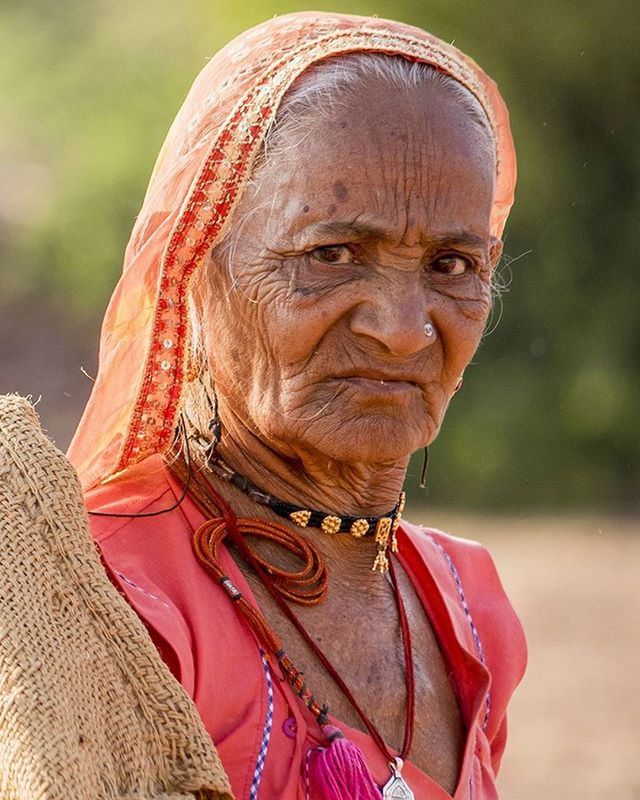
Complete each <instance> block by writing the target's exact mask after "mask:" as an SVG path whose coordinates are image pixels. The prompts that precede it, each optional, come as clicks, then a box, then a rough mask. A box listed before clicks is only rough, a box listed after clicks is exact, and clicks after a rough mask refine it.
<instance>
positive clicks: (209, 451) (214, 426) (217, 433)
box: [205, 387, 222, 463]
mask: <svg viewBox="0 0 640 800" xmlns="http://www.w3.org/2000/svg"><path fill="white" fill-rule="evenodd" d="M205 389H206V387H205ZM206 395H207V397H208V399H209V402H210V404H211V419H210V420H209V425H208V428H209V433H210V434H211V441H210V442H209V444H208V445H207V447H206V450H205V460H206V461H207V463H210V462H211V461H212V460H213V458H214V455H215V451H216V447H217V446H218V442H219V441H220V438H221V436H222V424H221V423H220V416H219V414H218V396H217V395H216V390H215V389H214V388H213V387H211V393H209V392H208V391H206ZM211 395H213V397H212V396H211Z"/></svg>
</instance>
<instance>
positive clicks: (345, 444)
mask: <svg viewBox="0 0 640 800" xmlns="http://www.w3.org/2000/svg"><path fill="white" fill-rule="evenodd" d="M429 423H430V424H428V425H427V424H425V425H423V426H418V425H417V424H416V420H415V419H413V420H411V421H408V420H406V419H404V420H400V419H397V418H394V417H389V416H386V415H376V416H368V417H361V418H359V419H355V420H353V419H350V420H348V421H346V420H345V422H344V424H342V425H340V424H336V426H335V428H334V429H333V430H332V431H327V429H326V426H322V427H323V429H322V431H318V432H317V435H314V433H316V432H315V431H313V430H312V429H311V428H309V429H307V431H306V436H305V440H306V444H307V446H310V447H311V449H313V450H316V451H319V452H321V453H323V454H324V455H325V456H327V457H328V458H330V459H332V460H336V461H341V462H343V463H352V464H389V463H398V462H401V461H405V460H407V459H408V458H409V457H410V456H411V454H412V453H414V452H415V451H416V450H418V449H420V448H421V447H424V445H425V444H426V443H427V442H429V441H431V439H432V438H433V437H434V436H435V432H436V430H435V426H433V425H432V424H431V420H429ZM431 427H433V428H434V432H433V435H430V434H429V430H430V428H431Z"/></svg>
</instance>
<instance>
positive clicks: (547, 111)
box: [0, 0, 640, 512]
mask: <svg viewBox="0 0 640 800" xmlns="http://www.w3.org/2000/svg"><path fill="white" fill-rule="evenodd" d="M303 8H319V9H325V10H336V11H345V12H351V13H362V14H378V15H379V16H389V17H393V18H396V19H402V20H404V21H406V22H409V23H413V24H416V25H419V26H421V27H424V28H426V29H428V30H430V31H432V32H433V33H435V34H437V35H439V36H440V37H442V38H443V39H446V40H449V41H452V40H455V43H456V45H457V46H459V47H460V48H461V49H462V50H463V51H465V52H467V53H468V54H469V55H471V56H472V57H473V58H475V59H476V60H477V61H478V62H479V63H480V64H481V65H482V66H483V67H484V68H485V69H486V70H487V72H489V74H490V75H492V76H493V77H494V78H495V79H496V80H497V82H498V84H499V85H500V87H501V90H502V92H503V95H504V96H505V98H506V100H507V103H508V105H509V108H510V110H511V116H512V122H513V130H514V135H515V139H516V145H517V148H518V153H519V168H520V180H519V187H518V195H517V202H516V207H515V210H514V212H513V214H512V217H511V219H510V222H509V224H508V227H507V232H506V243H505V253H506V258H505V267H504V270H503V278H504V280H505V282H506V283H507V284H508V289H507V291H505V293H504V294H503V297H502V299H501V300H499V301H498V302H497V304H496V312H495V320H494V324H493V325H492V332H491V333H490V334H489V335H488V336H487V337H486V339H485V341H484V343H483V345H482V346H481V348H480V350H479V352H478V354H477V356H476V358H475V360H474V364H473V365H471V366H470V367H469V369H468V370H467V375H466V379H465V385H464V388H463V390H462V391H461V392H460V393H459V394H458V395H456V397H455V398H454V400H453V402H452V405H451V408H450V410H449V414H448V416H447V419H446V421H445V425H444V428H443V431H442V433H441V435H440V437H439V439H438V441H437V442H436V443H435V444H434V446H433V447H432V453H431V468H430V476H429V489H428V492H427V495H426V498H427V500H428V501H429V502H437V504H438V505H443V504H447V503H448V504H452V505H454V504H455V505H456V506H458V507H465V506H474V507H485V508H492V509H505V510H507V509H508V510H513V509H527V510H550V509H560V508H569V507H570V508H576V507H581V508H587V509H601V510H615V511H627V512H633V511H638V510H639V509H640V448H639V446H638V443H639V441H640V413H639V411H640V409H639V404H638V394H639V390H640V325H639V323H638V316H639V315H638V308H639V305H640V276H639V268H640V258H639V256H638V250H637V249H636V236H637V234H638V229H639V222H640V197H639V193H640V189H639V187H640V181H639V172H640V90H639V89H638V87H639V86H640V56H639V54H638V53H639V49H640V42H639V40H638V29H639V27H640V5H639V4H638V3H637V0H617V2H613V3H609V4H606V5H605V4H602V3H601V2H598V1H597V0H582V1H580V0H558V2H556V3H548V4H545V3H541V2H538V3H520V4H517V3H514V2H513V0H487V1H486V2H484V3H480V2H474V0H459V1H458V2H455V1H454V0H432V2H424V0H393V1H392V0H370V1H368V2H364V0H338V1H337V2H316V3H312V4H310V5H307V4H305V3H304V2H303V0H300V2H298V3H292V2H278V1H277V0H261V2H254V1H253V0H248V1H247V2H244V3H242V4H237V3H231V2H222V1H221V0H180V2H178V0H174V1H173V2H168V0H132V2H130V3H126V4H125V3H118V2H115V1H114V0H109V1H107V0H57V1H56V2H55V3H52V2H50V0H28V2H27V1H25V0H21V1H20V2H17V1H16V0H3V3H2V6H1V7H0V32H1V33H2V41H3V47H2V49H1V50H0V80H1V81H2V86H3V89H2V93H1V95H0V107H1V109H2V117H3V119H4V120H5V122H4V125H3V126H2V130H0V176H1V188H0V259H1V264H2V295H1V297H0V312H1V311H2V308H7V307H9V306H10V305H11V304H13V305H14V306H15V304H16V303H19V302H20V301H21V298H27V297H28V298H29V302H30V303H31V304H32V307H33V304H34V303H35V306H36V308H37V305H38V303H40V304H42V305H43V306H44V305H45V304H46V306H47V307H48V308H49V309H51V308H54V309H57V310H58V313H59V314H60V315H61V325H62V324H64V325H65V326H66V328H65V329H66V330H68V331H72V330H73V326H74V325H86V324H87V323H88V322H90V321H92V320H93V321H97V320H98V319H99V318H100V316H101V315H102V311H103V308H104V306H105V304H106V300H107V298H108V296H109V293H110V291H111V289H112V287H113V285H114V283H115V281H116V279H117V277H118V273H119V271H120V268H121V261H122V253H123V250H124V246H125V244H126V241H127V238H128V234H129V231H130V229H131V226H132V223H133V220H134V217H135V214H136V212H137V210H138V208H139V206H140V203H141V201H142V197H143V195H144V191H145V188H146V182H147V180H148V176H149V174H150V171H151V168H152V166H153V162H154V160H155V156H156V154H157V152H158V150H159V148H160V145H161V143H162V140H163V137H164V134H165V132H166V130H167V129H168V127H169V124H170V123H171V120H172V118H173V116H174V114H175V113H176V111H177V109H178V108H179V106H180V104H181V102H182V99H183V98H184V96H185V94H186V92H187V90H188V87H189V85H190V83H191V81H192V79H193V78H194V77H195V75H196V73H197V72H198V70H199V69H200V68H201V67H202V65H203V64H204V63H205V61H206V59H207V58H208V57H209V56H210V55H211V54H212V53H214V52H215V51H216V50H217V49H218V48H219V47H220V46H221V45H223V44H224V43H225V42H226V41H227V40H228V39H230V38H232V37H233V36H234V35H235V34H237V33H239V32H240V31H242V30H244V29H245V28H247V27H249V26H251V25H253V24H255V23H257V22H260V21H262V20H263V19H265V18H268V17H269V16H271V15H273V14H279V13H285V12H288V11H295V10H300V9H303ZM510 262H512V263H511V265H510ZM63 317H64V322H62V318H63ZM498 323H499V324H498ZM33 324H37V315H34V323H33ZM95 328H96V335H97V325H95ZM69 335H71V334H69ZM28 346H29V343H28V342H25V344H24V347H25V353H26V351H27V349H28ZM1 357H2V356H1V355H0V359H1ZM74 368H75V365H74ZM8 389H11V386H8V387H3V390H8ZM70 413H71V412H70ZM73 413H76V414H77V413H79V409H78V410H76V411H74V412H73ZM418 471H419V464H418V463H417V462H416V464H415V465H414V466H413V467H412V473H417V472H418Z"/></svg>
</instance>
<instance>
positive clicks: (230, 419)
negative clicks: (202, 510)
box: [217, 414, 408, 516]
mask: <svg viewBox="0 0 640 800" xmlns="http://www.w3.org/2000/svg"><path fill="white" fill-rule="evenodd" d="M225 417H226V419H225V420H224V423H223V432H222V437H221V440H220V442H219V444H218V447H217V452H218V453H219V455H220V456H221V457H222V459H223V460H224V461H225V462H227V463H228V464H229V466H230V467H232V468H233V469H234V470H236V471H237V472H239V473H240V474H242V475H244V476H245V477H246V478H248V479H249V480H250V481H251V482H252V483H254V484H255V485H256V486H258V487H259V488H260V489H262V490H263V491H265V492H267V493H269V494H272V495H274V496H275V497H277V498H279V499H281V500H284V501H285V502H288V503H292V504H294V505H299V506H300V507H303V508H309V509H317V510H319V511H326V512H327V513H334V514H338V515H340V516H341V515H347V514H348V515H354V516H378V515H380V514H385V513H386V512H388V511H389V510H390V509H392V508H393V507H394V506H395V505H396V503H397V501H398V496H399V494H400V491H401V490H402V484H403V482H404V477H405V473H406V469H407V464H408V458H407V459H404V460H403V461H402V462H398V463H394V464H354V463H346V462H342V461H336V460H332V459H330V458H328V457H327V456H325V455H323V454H322V453H318V452H310V451H306V450H303V449H300V448H295V449H292V450H291V451H290V452H289V453H287V454H285V453H282V452H280V451H279V449H278V448H277V447H274V446H271V445H270V444H269V443H266V442H264V441H263V440H262V439H260V438H259V437H258V436H257V435H256V434H255V433H254V432H253V431H251V430H249V429H248V428H247V427H246V426H245V425H244V424H243V423H242V422H241V421H240V420H238V419H237V418H236V417H235V416H234V415H233V414H225Z"/></svg>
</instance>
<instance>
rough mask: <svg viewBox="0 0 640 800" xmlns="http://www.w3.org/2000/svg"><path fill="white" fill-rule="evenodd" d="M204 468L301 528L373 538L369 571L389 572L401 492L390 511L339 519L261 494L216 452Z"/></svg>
mask: <svg viewBox="0 0 640 800" xmlns="http://www.w3.org/2000/svg"><path fill="white" fill-rule="evenodd" d="M207 467H208V468H209V469H211V470H212V471H213V472H215V473H216V475H218V476H219V477H220V478H222V479H224V480H225V481H227V482H228V483H230V484H232V485H233V486H235V487H236V488H237V489H239V490H240V491H241V492H243V493H244V494H246V495H247V496H248V497H250V498H251V499H252V500H254V501H255V502H256V503H259V504H260V505H263V506H267V508H270V509H271V510H272V511H274V512H275V513H276V514H278V516H280V517H283V518H284V519H288V520H290V521H291V522H293V523H295V524H296V525H298V526H299V527H300V528H308V527H311V528H320V530H321V531H323V532H324V533H329V534H337V533H348V534H350V535H351V536H354V537H355V538H356V539H359V538H361V537H362V536H374V537H375V542H376V545H377V550H376V557H375V561H374V562H373V567H372V569H373V571H374V572H382V573H385V572H387V570H388V569H389V558H388V555H387V551H388V549H389V548H390V549H391V552H392V553H396V552H397V550H398V543H397V538H396V533H397V530H398V527H399V526H400V519H401V517H402V511H403V509H404V504H405V493H404V492H400V496H399V497H398V502H397V503H396V504H395V506H394V507H393V508H392V509H391V511H389V512H388V513H387V514H383V515H381V516H379V517H353V516H338V515H337V514H327V513H326V512H324V511H317V510H314V509H310V508H303V507H301V506H295V505H292V504H291V503H285V501H284V500H280V499H278V498H277V497H274V496H273V495H270V494H268V493H267V492H264V491H263V490H262V489H260V488H259V487H257V486H256V485H255V484H254V483H252V482H251V481H250V480H249V479H248V478H245V476H244V475H241V474H240V473H239V472H236V471H235V470H234V469H232V468H231V467H230V466H229V465H228V464H227V463H225V462H224V461H223V460H222V459H221V458H220V456H219V455H218V454H217V453H216V454H215V457H214V458H213V459H211V460H210V461H208V462H207Z"/></svg>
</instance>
